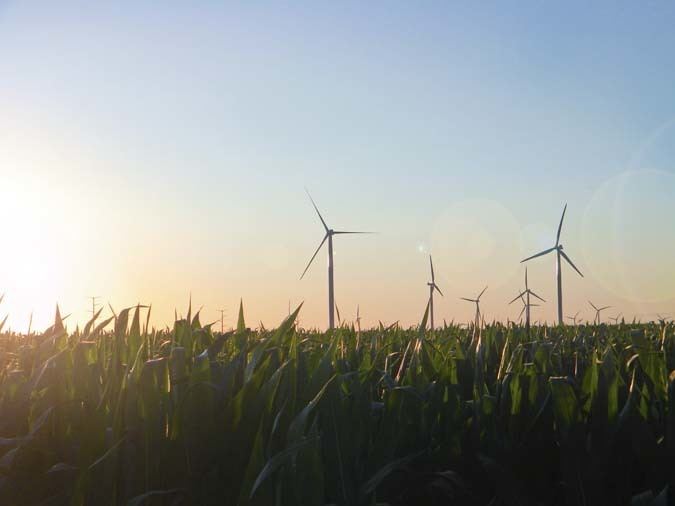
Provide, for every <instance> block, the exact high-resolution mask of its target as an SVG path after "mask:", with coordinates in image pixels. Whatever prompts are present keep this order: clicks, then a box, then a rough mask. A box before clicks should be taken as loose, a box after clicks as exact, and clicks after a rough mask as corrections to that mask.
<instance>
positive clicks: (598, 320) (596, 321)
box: [588, 300, 612, 325]
mask: <svg viewBox="0 0 675 506" xmlns="http://www.w3.org/2000/svg"><path fill="white" fill-rule="evenodd" d="M588 303H589V304H590V305H591V306H593V309H595V318H594V319H593V322H594V323H596V324H597V325H600V311H604V310H605V309H609V308H610V307H612V306H603V307H595V304H593V303H592V302H591V301H590V300H589V301H588Z"/></svg>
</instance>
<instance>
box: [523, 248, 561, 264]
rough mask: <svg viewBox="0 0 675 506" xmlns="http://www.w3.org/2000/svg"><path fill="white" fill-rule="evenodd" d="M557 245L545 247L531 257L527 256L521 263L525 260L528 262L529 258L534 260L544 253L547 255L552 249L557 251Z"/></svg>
mask: <svg viewBox="0 0 675 506" xmlns="http://www.w3.org/2000/svg"><path fill="white" fill-rule="evenodd" d="M555 249H556V248H555V246H554V247H553V248H549V249H545V250H544V251H542V252H540V253H537V254H536V255H532V256H531V257H527V258H526V259H525V260H521V261H520V263H521V264H522V263H523V262H527V261H528V260H532V259H533V258H537V257H540V256H542V255H546V254H548V253H550V252H551V251H555Z"/></svg>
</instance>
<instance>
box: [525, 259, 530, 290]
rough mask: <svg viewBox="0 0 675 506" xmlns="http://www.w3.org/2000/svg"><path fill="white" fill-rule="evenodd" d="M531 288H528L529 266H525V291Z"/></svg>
mask: <svg viewBox="0 0 675 506" xmlns="http://www.w3.org/2000/svg"><path fill="white" fill-rule="evenodd" d="M528 288H529V287H528V286H527V265H526V266H525V290H527V289H528Z"/></svg>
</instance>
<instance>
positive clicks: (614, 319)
mask: <svg viewBox="0 0 675 506" xmlns="http://www.w3.org/2000/svg"><path fill="white" fill-rule="evenodd" d="M622 316H623V313H619V314H618V315H616V316H614V317H611V316H610V317H609V319H610V320H612V321H613V322H614V325H618V324H619V320H620V319H621V317H622Z"/></svg>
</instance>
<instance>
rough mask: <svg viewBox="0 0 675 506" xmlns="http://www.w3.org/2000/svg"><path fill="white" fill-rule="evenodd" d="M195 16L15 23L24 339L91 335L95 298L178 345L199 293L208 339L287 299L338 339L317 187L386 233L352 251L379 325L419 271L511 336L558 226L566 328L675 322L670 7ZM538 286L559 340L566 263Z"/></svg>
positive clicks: (344, 247) (216, 12)
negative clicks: (612, 314) (78, 323)
mask: <svg viewBox="0 0 675 506" xmlns="http://www.w3.org/2000/svg"><path fill="white" fill-rule="evenodd" d="M195 4H196V3H195ZM200 4H201V5H200V6H196V5H193V4H189V5H188V3H185V2H163V3H162V4H161V5H162V7H161V9H160V8H158V7H157V6H158V4H157V3H156V2H117V3H110V4H106V5H101V4H99V3H92V2H59V3H58V4H57V3H55V2H12V1H9V2H2V1H0V111H2V112H1V114H0V174H1V175H2V176H3V180H4V181H5V184H3V185H2V187H0V193H2V194H3V198H2V199H0V200H2V202H3V204H1V205H2V209H3V214H4V215H5V220H7V219H8V218H9V217H11V224H10V226H9V232H7V234H6V235H5V243H6V244H13V246H12V247H11V248H7V247H6V248H5V252H4V253H2V255H4V258H0V260H2V261H1V262H0V275H2V276H3V277H4V278H5V279H6V280H7V281H6V282H5V284H6V289H5V291H6V292H7V300H6V302H5V303H4V305H5V306H6V307H5V310H7V311H10V313H11V319H10V321H11V322H14V325H15V326H17V327H21V326H22V325H24V324H25V321H26V319H27V315H28V313H29V312H30V310H35V312H36V315H37V319H38V322H40V323H43V324H44V323H46V322H47V321H48V320H49V318H50V317H51V316H50V314H51V312H52V311H53V303H54V302H55V301H56V300H59V301H61V303H62V305H64V306H65V309H64V312H72V313H73V314H74V317H73V318H74V319H79V320H83V319H84V318H85V313H84V310H85V309H86V304H87V303H86V299H85V296H86V295H91V294H96V295H101V296H103V298H104V300H110V301H111V302H112V303H113V305H114V306H117V307H122V306H124V305H130V304H134V303H136V302H137V301H138V299H140V300H141V302H154V304H155V310H154V311H155V315H156V322H157V323H158V324H163V323H164V322H166V321H168V319H169V318H170V317H171V316H172V315H173V309H174V305H175V306H178V308H179V312H180V309H181V307H184V306H185V301H186V300H187V294H188V293H189V292H190V291H192V292H193V294H194V297H195V300H196V303H198V304H204V305H205V313H207V314H208V315H209V317H211V318H213V319H215V318H216V317H217V314H218V313H217V311H216V309H217V308H219V307H221V306H226V307H227V308H229V312H230V314H231V315H233V314H234V313H235V307H234V305H235V304H236V301H237V300H238V298H239V296H243V297H244V299H245V302H246V304H247V307H248V311H247V313H248V314H249V315H250V319H251V320H252V321H251V323H255V322H256V321H257V320H262V321H263V322H265V324H266V325H274V324H276V323H277V322H278V321H279V319H280V318H281V317H282V316H283V315H284V314H285V312H286V306H287V303H288V300H289V299H290V300H291V301H292V302H293V303H294V304H295V303H298V302H299V301H301V300H306V304H305V310H304V311H303V318H304V320H303V322H304V323H306V324H308V325H311V324H316V325H323V324H324V321H325V305H326V304H325V260H323V259H321V260H320V261H319V262H317V265H315V266H313V268H312V270H311V271H310V273H309V274H308V277H307V279H306V280H303V281H302V282H299V281H298V276H299V274H300V272H302V269H303V268H304V264H305V263H306V261H307V260H308V258H309V256H310V255H311V253H312V251H313V249H314V248H315V247H316V245H318V242H319V241H320V239H321V227H320V224H319V223H318V221H317V220H316V217H315V216H314V215H313V214H312V210H311V207H309V204H308V202H307V200H306V197H305V195H304V191H303V187H304V186H307V187H308V188H309V189H310V190H311V191H312V192H313V195H314V197H315V199H316V200H317V203H318V204H319V206H320V208H321V209H322V211H323V212H324V215H325V216H326V218H327V219H328V220H329V222H330V223H331V225H333V224H334V226H335V227H336V228H339V227H349V228H358V227H361V228H366V229H375V230H378V231H379V232H380V234H379V235H378V236H377V237H368V238H362V237H357V238H354V237H350V238H339V239H345V240H344V241H337V243H336V283H337V284H336V298H337V302H338V304H342V305H343V307H344V309H342V308H341V309H342V311H343V313H347V314H351V313H353V312H354V310H355V307H356V304H357V303H359V304H361V307H362V312H363V313H364V319H365V321H366V322H368V323H372V322H375V321H377V319H383V320H388V321H393V320H396V319H400V320H402V321H403V322H405V323H413V322H415V321H417V320H419V317H420V315H421V313H422V311H423V307H424V303H425V294H426V288H425V285H424V283H425V281H426V276H427V272H426V267H427V264H426V260H425V258H424V255H423V253H426V252H431V253H433V254H434V257H435V258H437V261H436V265H437V270H438V271H439V274H440V276H441V279H442V287H443V288H445V290H444V292H445V293H446V297H445V298H444V299H443V300H442V301H441V302H439V303H438V311H440V312H441V314H440V316H441V317H446V318H448V319H451V318H453V317H456V318H458V319H464V318H467V317H468V315H469V314H470V312H471V308H470V307H465V306H464V305H463V304H462V303H461V302H460V301H458V300H457V297H458V296H461V295H470V294H471V293H472V292H478V291H480V289H481V288H482V286H484V285H485V284H490V285H491V289H490V290H489V291H488V292H487V294H486V309H487V311H488V313H489V314H490V315H494V316H496V317H500V318H506V317H507V316H511V317H513V316H515V315H517V313H518V309H517V308H514V307H510V308H509V307H506V306H505V304H504V301H505V300H507V301H508V300H509V299H510V298H511V297H510V296H511V295H512V294H515V292H516V290H517V288H518V286H519V285H520V284H521V277H522V269H521V266H519V265H518V263H517V262H518V260H519V259H520V258H522V257H523V256H525V255H527V254H530V253H533V252H534V251H533V250H536V248H538V247H546V246H547V245H548V243H549V242H551V240H552V236H553V234H554V232H555V227H556V225H557V220H558V218H559V213H560V211H561V209H562V206H563V204H564V202H568V203H569V210H568V218H567V219H568V221H567V223H566V226H565V231H564V238H565V244H566V249H567V251H568V252H569V253H570V255H571V256H572V258H573V259H574V260H575V261H576V262H577V264H578V265H579V267H580V268H582V270H583V271H584V273H585V274H586V278H584V279H583V280H580V279H576V278H574V277H573V275H572V272H571V271H565V289H566V293H569V301H570V302H569V304H568V306H569V310H567V308H566V312H567V313H572V312H576V309H581V308H582V307H583V305H584V304H585V301H586V299H587V298H595V299H596V300H600V301H601V302H600V303H605V301H606V303H608V304H612V305H615V306H617V308H618V309H617V310H616V312H618V311H619V310H621V311H624V312H626V313H631V314H632V313H653V312H656V311H663V312H668V310H669V308H671V307H672V306H673V296H675V289H674V288H675V268H674V267H673V266H672V251H673V247H675V239H674V238H673V235H674V234H673V233H672V230H673V226H672V225H673V219H674V218H673V216H675V204H674V203H673V202H671V201H672V200H675V199H673V198H672V197H673V196H674V195H675V95H674V93H673V90H674V89H675V88H674V87H673V85H674V83H675V52H674V51H673V48H675V30H673V26H675V4H673V3H672V2H653V3H652V2H649V3H647V2H641V3H638V2H611V3H609V2H607V3H602V2H595V3H593V5H589V4H588V3H581V2H579V3H573V2H559V3H558V4H557V5H554V4H553V3H551V2H546V3H545V2H536V3H534V2H532V3H527V2H519V3H517V4H516V3H512V4H510V5H506V4H505V3H501V4H493V3H490V4H488V3H480V4H478V3H476V2H467V3H463V4H462V3H449V2H428V3H423V4H417V3H412V2H381V3H374V2H368V3H367V2H330V3H328V2H327V3H314V2H312V3H309V2H308V3H296V4H293V5H288V4H282V3H255V4H253V3H249V2H236V3H230V2H225V3H221V2H201V3H200ZM18 209H21V211H20V212H19V211H18ZM608 209H611V212H610V211H608ZM5 228H6V229H7V227H5ZM45 242H47V244H48V246H45ZM640 269H641V270H640ZM531 272H532V276H531V278H533V283H536V284H538V286H539V287H540V290H539V291H541V292H545V293H544V294H542V295H544V296H545V298H546V299H547V300H548V301H550V302H549V304H547V305H546V306H544V307H543V308H542V309H541V310H540V313H539V317H541V318H542V319H545V318H548V319H551V318H552V317H553V314H554V304H553V302H554V300H555V297H554V289H553V259H552V258H547V259H541V260H540V261H537V263H536V264H533V265H532V267H531ZM1 283H2V281H1V279H0V284H1ZM568 291H569V292H568ZM467 292H468V293H467ZM573 310H575V311H573ZM673 311H675V308H673ZM585 314H586V316H589V317H590V314H589V313H588V311H585ZM207 319H208V318H207ZM437 319H440V318H439V317H438V316H437Z"/></svg>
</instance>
